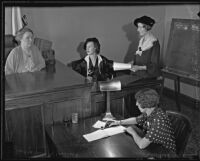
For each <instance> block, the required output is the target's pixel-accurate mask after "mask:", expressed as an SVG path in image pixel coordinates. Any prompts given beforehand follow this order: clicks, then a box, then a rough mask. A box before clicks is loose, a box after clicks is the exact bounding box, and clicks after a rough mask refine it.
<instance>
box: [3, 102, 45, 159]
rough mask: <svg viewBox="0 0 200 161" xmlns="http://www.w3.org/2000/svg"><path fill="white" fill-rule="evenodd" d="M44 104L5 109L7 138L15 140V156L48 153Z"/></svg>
mask: <svg viewBox="0 0 200 161" xmlns="http://www.w3.org/2000/svg"><path fill="white" fill-rule="evenodd" d="M42 110H43V109H42V106H35V107H29V108H21V109H15V110H8V111H7V110H6V111H5V124H6V125H5V127H6V130H5V140H6V142H13V145H14V154H15V156H19V157H23V156H26V157H27V156H35V155H40V154H44V153H46V145H45V144H46V143H45V135H44V126H43V112H42Z"/></svg>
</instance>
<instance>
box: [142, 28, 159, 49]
mask: <svg viewBox="0 0 200 161" xmlns="http://www.w3.org/2000/svg"><path fill="white" fill-rule="evenodd" d="M156 40H157V38H156V37H155V36H154V35H153V34H152V33H150V32H148V33H147V34H146V35H145V36H143V37H142V38H141V39H140V41H139V46H138V49H139V47H140V48H141V49H142V51H145V50H148V49H150V48H151V47H152V46H153V42H154V41H156Z"/></svg>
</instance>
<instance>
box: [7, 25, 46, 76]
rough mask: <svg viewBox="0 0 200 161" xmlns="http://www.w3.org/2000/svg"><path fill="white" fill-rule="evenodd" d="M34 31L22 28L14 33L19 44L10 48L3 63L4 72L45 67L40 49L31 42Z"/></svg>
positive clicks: (37, 69) (21, 71)
mask: <svg viewBox="0 0 200 161" xmlns="http://www.w3.org/2000/svg"><path fill="white" fill-rule="evenodd" d="M33 37H34V33H33V31H32V30H31V29H29V28H26V27H25V28H22V29H20V30H19V31H18V32H17V34H16V40H17V41H18V42H20V45H19V46H17V47H15V48H14V49H12V51H11V52H10V54H9V55H8V57H7V60H6V64H5V74H6V75H8V74H13V73H23V72H34V71H39V70H41V69H43V68H45V60H44V59H43V57H42V54H41V52H40V50H39V49H38V48H37V47H36V46H35V45H34V44H33V40H34V39H33Z"/></svg>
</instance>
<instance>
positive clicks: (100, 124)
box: [92, 120, 106, 129]
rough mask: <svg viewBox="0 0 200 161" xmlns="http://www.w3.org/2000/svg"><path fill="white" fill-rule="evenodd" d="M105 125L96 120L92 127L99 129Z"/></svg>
mask: <svg viewBox="0 0 200 161" xmlns="http://www.w3.org/2000/svg"><path fill="white" fill-rule="evenodd" d="M105 125H106V122H103V121H99V120H98V121H97V122H96V123H95V124H94V125H93V126H92V127H94V128H97V129H100V128H101V127H104V126H105Z"/></svg>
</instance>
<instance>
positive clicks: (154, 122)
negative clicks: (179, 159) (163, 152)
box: [110, 88, 176, 154]
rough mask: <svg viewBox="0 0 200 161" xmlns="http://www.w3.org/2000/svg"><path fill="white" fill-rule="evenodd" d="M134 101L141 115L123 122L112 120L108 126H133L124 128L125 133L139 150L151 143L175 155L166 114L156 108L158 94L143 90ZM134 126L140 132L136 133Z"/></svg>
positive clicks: (172, 136)
mask: <svg viewBox="0 0 200 161" xmlns="http://www.w3.org/2000/svg"><path fill="white" fill-rule="evenodd" d="M135 99H136V105H137V106H138V108H139V110H140V111H141V113H142V114H141V115H139V116H138V117H131V118H128V119H124V120H113V122H112V123H111V124H110V126H114V125H133V126H130V127H128V128H126V132H127V133H129V134H130V135H131V136H132V137H133V140H134V141H135V143H136V144H137V145H138V147H139V148H140V149H144V148H146V147H148V146H149V145H150V144H151V143H156V144H161V145H162V146H164V147H165V148H166V149H169V150H170V151H171V152H172V153H174V154H175V151H176V145H175V136H174V129H173V128H172V125H171V122H170V120H169V118H168V116H167V114H166V113H165V112H164V110H163V109H162V108H159V107H158V104H159V95H158V93H157V92H156V91H155V90H153V89H149V88H145V89H142V90H140V91H138V92H137V93H136V94H135ZM136 124H137V125H138V126H139V127H140V128H141V129H142V131H138V128H137V127H136V126H135V125H136ZM139 132H142V133H143V135H144V136H140V135H139Z"/></svg>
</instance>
